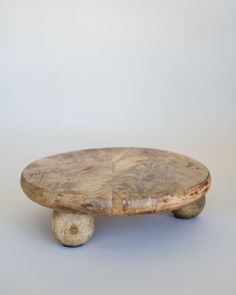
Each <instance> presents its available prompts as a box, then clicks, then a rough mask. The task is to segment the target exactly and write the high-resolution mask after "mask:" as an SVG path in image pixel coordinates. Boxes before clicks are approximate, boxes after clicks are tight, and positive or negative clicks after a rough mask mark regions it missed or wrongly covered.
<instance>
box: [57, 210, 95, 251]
mask: <svg viewBox="0 0 236 295" xmlns="http://www.w3.org/2000/svg"><path fill="white" fill-rule="evenodd" d="M52 231H53V233H54V236H55V237H56V239H57V240H58V241H59V242H60V243H62V244H63V245H65V246H70V247H75V246H80V245H83V244H84V243H85V242H87V241H88V240H89V239H90V238H91V236H92V234H93V231H94V217H93V216H92V215H82V214H79V213H76V212H75V213H71V212H63V211H56V210H54V211H53V214H52Z"/></svg>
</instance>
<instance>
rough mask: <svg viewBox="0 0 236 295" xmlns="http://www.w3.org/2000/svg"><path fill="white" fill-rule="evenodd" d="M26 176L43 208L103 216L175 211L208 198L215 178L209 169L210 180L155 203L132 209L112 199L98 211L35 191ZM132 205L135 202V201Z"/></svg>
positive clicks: (31, 195)
mask: <svg viewBox="0 0 236 295" xmlns="http://www.w3.org/2000/svg"><path fill="white" fill-rule="evenodd" d="M23 173H24V170H23V172H22V174H21V180H20V183H21V187H22V190H23V191H24V193H25V194H26V195H27V196H28V197H29V198H30V199H31V200H32V201H34V202H36V203H38V204H40V205H41V206H44V207H47V208H51V209H53V210H59V211H61V210H62V211H68V212H80V214H88V215H101V216H131V215H144V214H153V213H160V212H165V211H174V210H177V209H179V208H182V207H184V206H187V205H188V204H190V203H192V202H194V201H196V200H198V199H200V198H202V197H203V196H205V195H206V193H207V191H208V190H209V188H210V185H211V175H210V172H209V170H208V175H207V177H206V178H205V179H204V180H203V181H202V182H201V183H200V184H197V185H195V186H193V187H191V188H189V189H186V190H185V191H179V192H176V193H174V194H171V195H166V196H163V197H160V198H149V199H148V200H149V201H150V200H152V203H151V202H147V199H146V198H142V199H141V198H140V199H136V200H135V202H136V204H135V206H134V204H133V203H132V204H131V206H129V200H123V201H122V199H121V203H119V204H114V202H113V200H111V202H110V200H108V201H107V206H106V207H104V204H103V205H102V207H101V208H99V205H98V206H97V207H96V208H93V207H91V208H84V206H83V204H80V203H79V202H78V199H76V202H74V203H70V204H68V203H67V202H66V198H65V199H62V198H60V196H59V195H58V194H56V193H55V194H54V193H52V192H49V191H47V190H45V189H44V188H40V187H37V188H35V186H34V185H32V184H31V183H29V182H28V181H27V180H26V179H25V178H24V174H23ZM132 202H134V200H132Z"/></svg>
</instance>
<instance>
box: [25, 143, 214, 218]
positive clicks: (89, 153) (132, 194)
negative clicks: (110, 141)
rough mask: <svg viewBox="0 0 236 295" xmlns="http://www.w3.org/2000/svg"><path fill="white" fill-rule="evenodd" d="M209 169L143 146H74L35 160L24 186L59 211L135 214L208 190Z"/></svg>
mask: <svg viewBox="0 0 236 295" xmlns="http://www.w3.org/2000/svg"><path fill="white" fill-rule="evenodd" d="M210 181H211V179H210V174H209V171H208V169H207V168H206V167H205V166H204V165H203V164H201V163H199V162H198V161H195V160H193V159H191V158H189V157H186V156H183V155H179V154H176V153H171V152H167V151H161V150H156V149H145V148H102V149H90V150H81V151H74V152H69V153H64V154H59V155H54V156H50V157H46V158H43V159H40V160H38V161H35V162H33V163H31V164H30V165H29V166H27V167H26V168H25V169H24V170H23V172H22V175H21V186H22V189H23V190H24V192H25V193H26V195H27V196H28V197H29V198H31V199H32V200H33V201H35V202H37V203H39V204H41V205H43V206H46V207H49V208H52V209H55V210H57V211H64V212H66V211H68V212H72V211H73V212H79V213H81V214H89V215H136V214H148V213H158V212H163V211H169V210H170V211H174V210H177V209H179V208H182V207H185V206H187V205H188V204H190V203H193V202H194V201H197V200H198V199H201V198H202V197H204V196H205V194H206V192H207V190H208V188H209V186H210Z"/></svg>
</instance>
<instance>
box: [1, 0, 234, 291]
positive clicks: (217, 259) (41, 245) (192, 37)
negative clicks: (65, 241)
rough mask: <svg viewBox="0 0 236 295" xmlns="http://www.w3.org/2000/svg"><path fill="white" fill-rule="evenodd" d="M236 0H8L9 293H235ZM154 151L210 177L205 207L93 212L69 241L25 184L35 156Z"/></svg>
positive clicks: (4, 201) (5, 219)
mask: <svg viewBox="0 0 236 295" xmlns="http://www.w3.org/2000/svg"><path fill="white" fill-rule="evenodd" d="M235 9H236V4H235V1H233V0H232V1H229V0H224V1H223V0H222V1H219V0H217V1H213V0H212V1H211V0H204V1H203V0H200V1H193V0H185V1H184V0H180V1H174V0H160V1H150V0H146V1H130V0H126V1H113V0H112V1H111V0H110V1H88V0H86V1H53V0H52V1H46V0H45V1H42V0H41V1H39V0H38V1H23V0H22V1H16V0H5V1H3V0H0V102H1V105H0V134H1V144H0V161H1V177H0V187H1V206H0V237H1V241H0V255H1V256H0V292H1V294H4V295H8V294H9V295H16V294H17V295H19V294H24V295H25V294H36V295H37V294H54V293H55V294H58V295H60V294H70V292H71V294H80V293H81V292H83V294H93V293H95V292H96V293H98V294H149V293H157V294H159V293H160V294H173V293H175V294H192V295H195V294H224V295H234V294H235V273H236V266H235V265H236V254H235V249H236V214H235V208H236V201H235V191H236V183H235V166H236V155H235V148H236V136H235V131H236V98H235V96H236V81H235V80H236V78H235V77H236V56H235V52H236V18H235ZM102 146H144V147H154V148H162V149H168V150H172V151H176V152H180V153H183V154H186V155H188V156H191V157H193V158H196V159H198V160H200V161H202V162H203V163H204V164H206V165H207V166H208V167H209V169H210V171H211V174H212V179H213V183H212V188H211V190H210V191H209V193H208V195H207V205H206V209H205V210H204V212H203V213H202V214H201V215H200V216H199V217H198V218H196V219H192V220H178V219H175V218H173V217H172V216H171V215H152V216H139V217H129V218H106V217H98V218H97V219H96V224H95V226H96V230H95V234H94V236H93V238H92V240H91V241H90V242H88V243H87V244H85V245H84V246H83V247H80V248H73V249H72V248H65V247H62V246H61V245H59V244H57V243H56V241H54V239H53V237H52V234H51V231H50V210H48V209H45V208H43V207H40V206H38V205H37V204H35V203H33V202H31V201H30V200H29V199H27V198H26V197H25V196H24V194H23V192H22V191H21V189H20V186H19V176H20V173H21V170H22V169H23V168H24V166H26V165H27V164H28V163H29V162H31V161H33V160H35V159H37V158H40V157H42V156H45V155H50V154H53V153H58V152H63V151H68V150H73V149H79V148H89V147H102Z"/></svg>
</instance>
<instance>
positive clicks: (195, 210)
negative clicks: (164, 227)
mask: <svg viewBox="0 0 236 295" xmlns="http://www.w3.org/2000/svg"><path fill="white" fill-rule="evenodd" d="M205 202H206V198H205V196H204V197H202V198H201V199H198V200H197V201H195V202H193V203H191V204H189V205H187V206H185V207H183V208H180V209H177V210H174V211H173V214H174V216H175V217H177V218H183V219H187V218H192V217H195V216H197V215H198V214H200V213H201V212H202V210H203V208H204V206H205Z"/></svg>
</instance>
